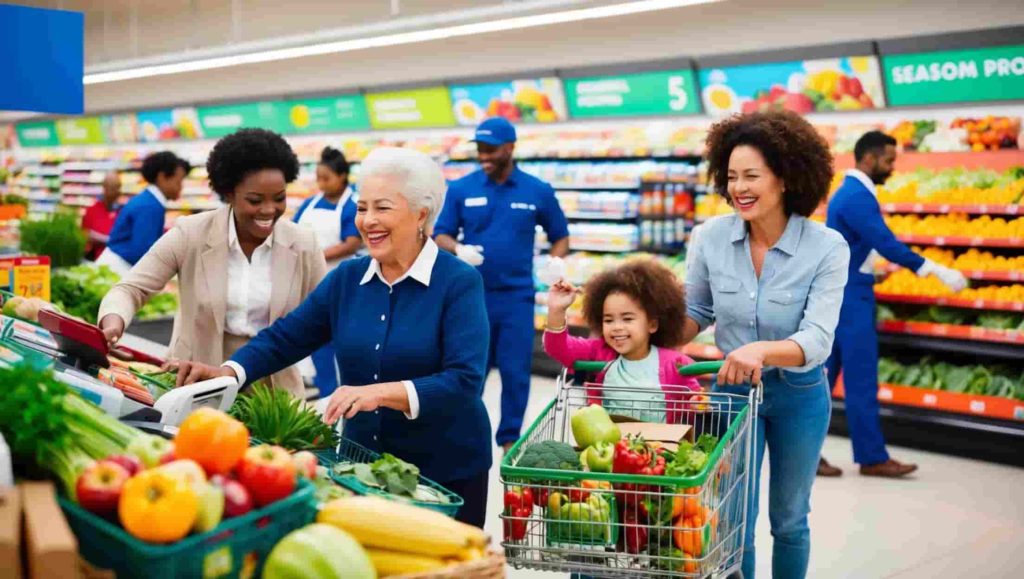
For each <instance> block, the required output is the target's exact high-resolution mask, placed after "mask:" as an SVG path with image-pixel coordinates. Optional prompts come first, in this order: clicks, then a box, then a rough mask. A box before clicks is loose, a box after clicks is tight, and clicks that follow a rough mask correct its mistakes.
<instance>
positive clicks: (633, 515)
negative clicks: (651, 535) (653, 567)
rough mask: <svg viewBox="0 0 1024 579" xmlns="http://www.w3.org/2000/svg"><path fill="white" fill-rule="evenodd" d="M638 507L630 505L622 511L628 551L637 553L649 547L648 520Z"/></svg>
mask: <svg viewBox="0 0 1024 579" xmlns="http://www.w3.org/2000/svg"><path fill="white" fill-rule="evenodd" d="M638 511H639V509H637V508H636V507H628V508H626V509H624V510H623V513H622V525H623V530H624V531H625V534H626V539H625V541H626V552H627V553H632V554H636V553H639V552H641V551H643V550H644V549H646V548H647V542H648V530H647V526H646V522H645V521H644V520H643V518H642V517H641V515H640V513H639V512H638Z"/></svg>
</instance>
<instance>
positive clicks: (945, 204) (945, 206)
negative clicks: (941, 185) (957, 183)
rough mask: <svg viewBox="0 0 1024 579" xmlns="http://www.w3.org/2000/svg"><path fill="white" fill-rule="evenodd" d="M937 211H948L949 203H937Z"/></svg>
mask: <svg viewBox="0 0 1024 579" xmlns="http://www.w3.org/2000/svg"><path fill="white" fill-rule="evenodd" d="M939 213H943V214H945V213H949V204H948V203H943V204H942V205H939Z"/></svg>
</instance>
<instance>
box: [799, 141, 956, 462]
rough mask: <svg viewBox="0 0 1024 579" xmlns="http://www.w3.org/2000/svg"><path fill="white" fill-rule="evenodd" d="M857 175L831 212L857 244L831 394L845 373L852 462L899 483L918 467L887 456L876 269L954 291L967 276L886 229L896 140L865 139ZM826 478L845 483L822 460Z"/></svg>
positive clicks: (857, 154) (831, 365)
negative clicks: (899, 271) (878, 263)
mask: <svg viewBox="0 0 1024 579" xmlns="http://www.w3.org/2000/svg"><path fill="white" fill-rule="evenodd" d="M854 158H855V160H856V163H857V164H856V168H855V169H851V170H849V171H847V173H846V179H845V180H844V181H843V184H842V186H841V187H840V188H839V190H838V191H836V194H835V195H834V196H833V197H832V200H831V201H829V204H828V221H827V225H828V226H829V227H831V228H832V229H835V230H836V231H838V232H839V233H841V234H842V235H843V237H844V238H845V239H846V242H847V243H849V244H850V272H849V282H848V283H847V285H846V291H845V293H844V295H843V306H842V308H841V310H840V313H839V326H838V327H837V328H836V338H835V343H834V345H833V347H832V355H831V357H830V358H829V360H828V364H827V367H828V377H829V381H830V382H831V383H832V386H835V381H836V379H837V378H838V377H839V372H840V370H841V371H842V372H843V387H844V389H845V392H846V419H847V423H848V424H849V428H850V440H851V441H852V443H853V460H854V462H856V463H857V464H859V465H860V473H861V474H862V475H866V476H881V477H889V478H898V477H903V476H906V475H908V474H910V473H912V472H914V471H915V470H917V465H913V464H903V463H900V462H897V461H895V460H892V459H891V458H889V453H888V452H887V451H886V449H885V437H884V436H883V435H882V427H881V422H880V420H879V407H878V330H877V329H876V327H875V294H874V287H873V286H874V283H875V277H874V262H875V260H876V259H877V257H878V256H879V255H881V256H882V257H884V258H885V259H887V260H889V261H891V262H892V263H895V264H898V265H901V266H903V267H905V268H907V269H909V270H911V271H914V272H916V273H917V275H919V276H921V277H926V276H928V275H934V276H935V277H937V278H938V279H939V280H940V281H941V282H942V283H944V284H945V285H947V286H948V287H949V288H950V289H952V290H953V291H959V290H961V289H963V288H965V287H966V286H967V281H966V279H965V278H964V276H963V274H961V273H960V272H958V271H956V270H954V269H950V268H948V267H944V266H941V265H939V264H937V263H935V262H933V261H931V260H928V259H925V258H923V257H921V256H920V255H918V254H916V253H914V252H913V251H911V249H910V248H909V247H907V246H906V245H904V244H903V243H902V242H900V241H899V240H898V239H896V236H895V235H893V233H892V231H891V230H890V229H889V227H888V226H887V225H886V224H885V221H884V220H883V218H882V209H881V206H880V205H879V204H878V199H877V195H878V192H877V190H876V189H875V185H881V184H882V183H885V181H886V180H887V179H888V178H889V176H890V175H891V174H892V170H893V165H894V164H895V162H896V140H895V139H893V138H892V137H890V136H889V135H886V134H885V133H882V132H879V131H871V132H869V133H866V134H865V135H864V136H862V137H861V138H860V139H859V140H858V141H857V144H856V146H855V148H854ZM818 474H819V475H822V476H839V475H841V474H842V471H841V470H839V469H838V468H836V467H834V466H832V465H830V464H828V462H827V461H826V460H825V459H824V458H822V459H821V463H820V464H819V466H818Z"/></svg>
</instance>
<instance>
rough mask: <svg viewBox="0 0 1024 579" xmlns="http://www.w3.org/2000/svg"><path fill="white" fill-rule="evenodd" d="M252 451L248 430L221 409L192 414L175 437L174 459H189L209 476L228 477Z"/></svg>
mask: <svg viewBox="0 0 1024 579" xmlns="http://www.w3.org/2000/svg"><path fill="white" fill-rule="evenodd" d="M247 448H249V429H248V428H246V427H245V425H244V424H242V423H241V422H239V421H238V420H235V419H234V418H231V417H230V416H228V415H227V414H225V413H223V412H221V411H220V410H214V409H212V408H200V409H199V410H196V411H195V412H193V413H192V414H189V415H188V417H187V418H185V421H184V422H182V423H181V427H180V428H179V429H178V436H176V437H175V438H174V456H175V458H190V459H192V460H194V461H196V462H198V463H199V465H200V466H202V467H203V469H204V470H205V471H206V472H207V474H209V475H215V474H227V473H229V472H231V469H233V468H234V467H235V465H236V464H238V461H239V460H241V458H242V455H244V454H245V451H246V449H247Z"/></svg>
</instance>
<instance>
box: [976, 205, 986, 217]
mask: <svg viewBox="0 0 1024 579" xmlns="http://www.w3.org/2000/svg"><path fill="white" fill-rule="evenodd" d="M978 213H981V214H982V215H988V205H982V206H980V207H978Z"/></svg>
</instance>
